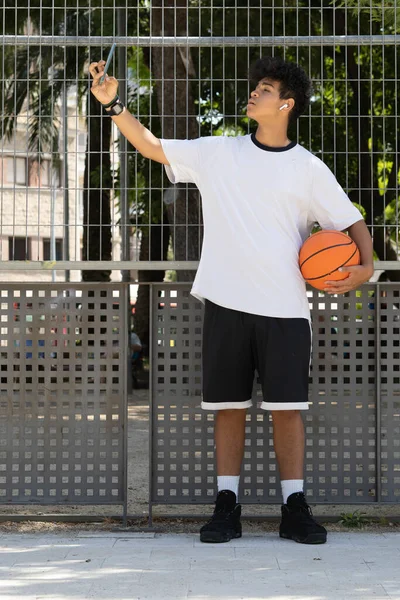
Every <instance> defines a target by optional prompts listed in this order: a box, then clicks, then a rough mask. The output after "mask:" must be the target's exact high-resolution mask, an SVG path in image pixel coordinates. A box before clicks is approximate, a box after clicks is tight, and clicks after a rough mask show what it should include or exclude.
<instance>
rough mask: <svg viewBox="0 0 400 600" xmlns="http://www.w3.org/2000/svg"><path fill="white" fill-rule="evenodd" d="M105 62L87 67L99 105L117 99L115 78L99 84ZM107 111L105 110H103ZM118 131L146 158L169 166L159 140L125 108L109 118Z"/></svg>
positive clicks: (94, 63) (92, 89) (108, 78)
mask: <svg viewBox="0 0 400 600" xmlns="http://www.w3.org/2000/svg"><path fill="white" fill-rule="evenodd" d="M105 64H106V63H105V61H104V60H101V61H100V62H98V63H97V62H93V63H91V65H90V67H89V72H90V74H91V76H92V77H93V83H92V87H91V92H92V94H93V95H94V97H95V98H96V99H97V100H98V101H99V102H101V104H109V103H110V102H111V101H112V100H114V98H116V97H117V91H118V81H117V80H116V79H115V77H109V76H108V75H107V76H106V78H105V80H104V82H103V83H101V84H100V83H99V81H100V77H101V76H102V75H103V74H104V71H103V69H104V65H105ZM105 110H106V111H107V108H106V109H105ZM111 118H112V120H113V121H114V123H115V124H116V125H117V127H118V129H119V130H120V131H121V133H122V135H124V136H125V137H126V138H127V139H128V140H129V141H130V143H131V144H132V145H133V146H135V148H136V149H137V150H138V152H140V154H142V155H143V156H144V157H146V158H150V159H151V160H155V161H157V162H159V163H162V164H164V165H169V162H168V160H167V157H166V156H165V154H164V151H163V149H162V145H161V142H160V140H159V139H158V138H157V137H156V136H155V135H153V134H152V133H151V131H149V130H148V129H146V127H144V126H143V125H142V124H141V123H139V121H138V120H137V119H135V117H134V116H133V115H132V114H131V113H130V112H129V111H128V109H127V108H126V107H125V108H124V110H123V112H122V113H121V114H120V115H118V116H112V117H111Z"/></svg>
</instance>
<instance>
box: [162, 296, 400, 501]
mask: <svg viewBox="0 0 400 600" xmlns="http://www.w3.org/2000/svg"><path fill="white" fill-rule="evenodd" d="M380 286H381V294H387V295H388V296H387V297H386V296H384V298H381V306H382V344H383V348H382V350H384V348H385V347H386V346H387V347H388V348H389V350H388V351H387V352H383V353H382V357H381V360H382V370H383V371H384V370H385V369H386V370H388V371H390V372H391V373H393V376H391V377H386V378H385V377H383V378H382V396H383V404H382V407H383V408H382V417H381V418H382V434H383V437H382V451H383V452H382V469H383V474H384V479H383V480H382V482H383V483H384V484H385V485H384V488H383V490H382V492H383V493H382V499H383V500H392V501H393V500H395V499H396V498H397V497H398V494H399V490H400V486H399V478H398V477H396V472H398V469H399V463H400V461H399V442H398V441H396V440H399V412H400V411H399V406H400V398H399V395H400V384H399V377H400V373H399V366H398V365H399V360H398V357H399V352H400V348H399V341H398V340H399V329H398V328H399V326H400V324H399V323H398V318H399V314H400V312H399V300H400V299H399V290H398V288H396V287H393V286H392V287H391V286H390V284H388V285H387V286H384V285H383V284H380ZM375 294H376V286H375V285H372V284H370V285H365V286H363V287H362V290H360V291H357V292H352V293H350V294H348V295H346V296H339V297H332V296H330V295H324V294H323V293H320V292H318V291H316V290H313V289H311V288H310V289H309V291H308V295H309V302H310V306H311V310H312V320H313V361H312V368H311V372H310V396H309V400H310V410H309V411H307V412H303V417H304V422H305V427H306V457H305V459H306V460H305V478H306V483H305V485H306V493H307V495H308V497H309V499H310V501H313V502H335V503H339V502H343V503H349V502H351V503H353V502H360V503H368V502H375V501H376V500H377V475H376V473H377V465H378V463H377V460H378V457H377V439H378V438H379V435H380V427H379V426H377V399H378V400H379V398H378V396H379V392H380V388H379V386H378V383H377V380H376V370H377V360H378V357H377V356H376V337H377V333H378V332H377V331H376V315H377V314H378V313H377V307H376V298H375ZM152 310H153V322H154V327H153V394H152V396H153V398H152V401H153V410H152V430H153V432H152V435H153V439H152V449H153V471H152V494H151V499H152V501H153V502H154V503H162V502H166V503H174V504H178V503H190V502H199V503H201V502H210V501H213V500H214V497H215V493H216V476H215V464H214V440H213V419H214V413H213V412H205V411H203V410H201V409H200V402H201V332H202V318H203V306H202V304H201V303H200V302H198V301H197V300H196V299H195V298H193V297H192V296H191V295H190V286H188V285H175V286H174V285H173V284H171V285H168V284H162V285H156V286H154V291H153V307H152ZM385 311H386V314H385ZM385 316H386V320H385V321H384V317H385ZM383 321H384V322H383ZM386 323H387V325H386ZM382 375H384V372H383V373H382ZM260 401H261V390H260V386H259V385H258V384H257V382H256V381H255V386H254V392H253V408H252V409H250V410H249V411H248V415H247V426H246V447H245V457H244V462H243V472H242V477H241V490H240V493H241V496H242V497H241V500H242V501H244V502H251V503H254V502H260V503H268V502H271V503H273V502H280V501H281V491H280V480H279V473H278V470H277V464H276V460H275V453H274V448H273V438H272V423H271V420H270V419H271V418H270V414H269V413H268V412H264V411H261V410H260V409H259V408H258V406H257V405H258V404H259V402H260ZM396 486H397V487H396Z"/></svg>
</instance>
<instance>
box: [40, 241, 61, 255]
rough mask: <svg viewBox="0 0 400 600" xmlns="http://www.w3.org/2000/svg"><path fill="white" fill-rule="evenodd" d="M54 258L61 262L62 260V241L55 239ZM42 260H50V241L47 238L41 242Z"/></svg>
mask: <svg viewBox="0 0 400 600" xmlns="http://www.w3.org/2000/svg"><path fill="white" fill-rule="evenodd" d="M55 245H56V256H55V260H62V258H63V240H62V239H56V244H55ZM43 260H52V259H51V240H50V239H49V238H45V239H44V240H43Z"/></svg>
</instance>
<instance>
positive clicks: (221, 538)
mask: <svg viewBox="0 0 400 600" xmlns="http://www.w3.org/2000/svg"><path fill="white" fill-rule="evenodd" d="M240 537H242V534H241V533H234V534H233V535H231V534H230V533H228V532H226V533H220V532H218V531H205V532H204V533H201V534H200V541H201V542H204V543H205V544H223V543H224V542H230V541H231V540H233V539H235V538H240Z"/></svg>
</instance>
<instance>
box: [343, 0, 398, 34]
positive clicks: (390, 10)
mask: <svg viewBox="0 0 400 600" xmlns="http://www.w3.org/2000/svg"><path fill="white" fill-rule="evenodd" d="M332 4H334V5H335V6H336V7H337V8H353V10H352V11H351V14H352V16H354V17H357V16H358V15H359V14H360V11H364V9H365V12H367V14H368V15H369V18H370V19H371V21H375V22H376V23H379V25H380V26H381V27H382V31H383V32H385V33H390V30H391V29H393V32H397V33H398V32H400V7H399V6H398V2H397V1H396V0H382V1H381V2H380V3H377V2H374V1H373V0H343V1H341V2H336V1H334V2H333V3H332ZM393 32H392V33H393Z"/></svg>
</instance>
